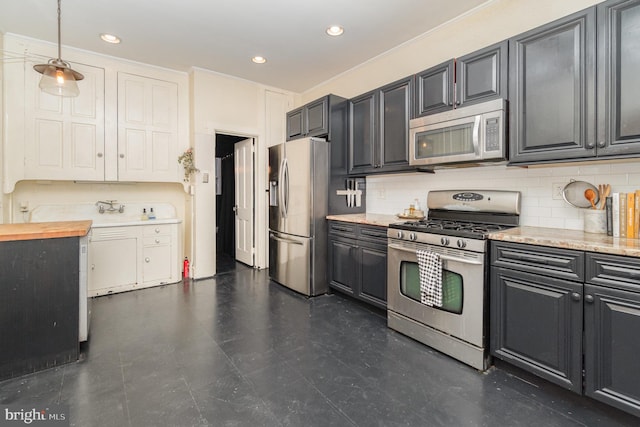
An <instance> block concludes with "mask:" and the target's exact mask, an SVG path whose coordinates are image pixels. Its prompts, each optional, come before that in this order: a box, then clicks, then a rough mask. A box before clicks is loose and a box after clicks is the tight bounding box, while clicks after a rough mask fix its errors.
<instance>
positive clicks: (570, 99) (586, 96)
mask: <svg viewBox="0 0 640 427" xmlns="http://www.w3.org/2000/svg"><path fill="white" fill-rule="evenodd" d="M595 19H596V14H595V8H590V9H587V10H584V11H581V12H578V13H575V14H573V15H570V16H568V17H566V18H563V19H560V20H558V21H554V22H552V23H550V24H547V25H544V26H542V27H539V28H536V29H534V30H531V31H528V32H526V33H524V34H521V35H519V36H516V37H514V38H512V39H511V40H509V73H510V75H509V100H510V104H509V106H510V144H509V148H510V161H511V163H531V162H541V161H556V160H564V159H576V158H585V157H592V156H594V155H595V146H596V144H595V118H596V114H595V48H596V43H595Z"/></svg>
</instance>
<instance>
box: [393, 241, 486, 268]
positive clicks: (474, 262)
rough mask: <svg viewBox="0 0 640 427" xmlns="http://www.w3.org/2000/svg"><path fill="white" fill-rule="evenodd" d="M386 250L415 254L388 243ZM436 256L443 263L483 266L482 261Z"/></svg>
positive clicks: (413, 250) (413, 251) (414, 251)
mask: <svg viewBox="0 0 640 427" xmlns="http://www.w3.org/2000/svg"><path fill="white" fill-rule="evenodd" d="M388 248H389V249H396V250H399V251H403V252H409V253H410V254H413V255H415V254H416V250H415V249H409V248H405V247H403V246H399V245H394V244H393V243H390V244H389V246H388ZM436 253H437V252H436ZM438 255H440V259H441V260H443V261H455V262H460V263H463V264H472V265H483V264H484V263H483V262H482V261H476V260H472V259H464V258H458V257H453V256H450V255H443V254H440V253H438Z"/></svg>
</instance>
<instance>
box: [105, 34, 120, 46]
mask: <svg viewBox="0 0 640 427" xmlns="http://www.w3.org/2000/svg"><path fill="white" fill-rule="evenodd" d="M100 38H101V39H102V40H104V41H106V42H107V43H113V44H118V43H120V37H118V36H114V35H113V34H106V33H102V34H100Z"/></svg>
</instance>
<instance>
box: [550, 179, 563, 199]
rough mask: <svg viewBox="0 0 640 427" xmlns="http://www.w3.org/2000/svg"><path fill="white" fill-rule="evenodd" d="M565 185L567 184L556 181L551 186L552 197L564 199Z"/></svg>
mask: <svg viewBox="0 0 640 427" xmlns="http://www.w3.org/2000/svg"><path fill="white" fill-rule="evenodd" d="M565 186H566V184H564V183H560V182H554V183H553V184H552V187H551V198H552V199H553V200H562V199H563V197H562V190H564V187H565Z"/></svg>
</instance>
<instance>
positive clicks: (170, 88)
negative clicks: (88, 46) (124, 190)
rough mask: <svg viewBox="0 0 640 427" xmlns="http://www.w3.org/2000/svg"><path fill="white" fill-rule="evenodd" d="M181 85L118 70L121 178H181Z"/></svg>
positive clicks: (121, 179) (156, 179) (122, 179)
mask: <svg viewBox="0 0 640 427" xmlns="http://www.w3.org/2000/svg"><path fill="white" fill-rule="evenodd" d="M179 155H180V150H179V147H178V85H177V84H176V83H173V82H168V81H163V80H158V79H152V78H148V77H142V76H137V75H133V74H129V73H123V72H120V73H118V179H119V180H120V181H176V182H177V181H180V175H179V168H178V166H179V164H178V161H177V159H178V156H179Z"/></svg>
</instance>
